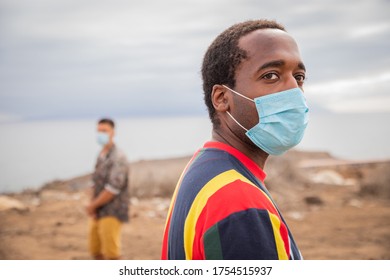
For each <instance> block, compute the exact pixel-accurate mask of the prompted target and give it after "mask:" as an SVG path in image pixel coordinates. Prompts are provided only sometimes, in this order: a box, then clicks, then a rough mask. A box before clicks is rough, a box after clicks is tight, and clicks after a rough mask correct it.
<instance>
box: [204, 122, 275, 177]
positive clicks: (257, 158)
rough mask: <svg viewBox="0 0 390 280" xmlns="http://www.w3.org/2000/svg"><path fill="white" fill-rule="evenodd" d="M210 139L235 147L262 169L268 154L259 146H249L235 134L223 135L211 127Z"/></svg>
mask: <svg viewBox="0 0 390 280" xmlns="http://www.w3.org/2000/svg"><path fill="white" fill-rule="evenodd" d="M212 140H213V141H217V142H222V143H225V144H227V145H229V146H232V147H233V148H236V149H237V150H239V151H240V152H242V153H243V154H244V155H246V156H247V157H249V158H250V159H251V160H253V161H254V162H255V163H256V164H257V165H258V166H259V167H260V168H261V169H264V166H265V162H266V160H267V158H268V154H267V153H266V152H264V151H263V150H261V149H260V148H257V147H254V146H250V145H248V144H246V143H244V142H243V141H241V140H240V139H238V138H237V137H235V136H230V135H224V134H223V133H221V131H218V130H215V129H213V131H212Z"/></svg>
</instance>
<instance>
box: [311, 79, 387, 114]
mask: <svg viewBox="0 0 390 280" xmlns="http://www.w3.org/2000/svg"><path fill="white" fill-rule="evenodd" d="M305 92H306V94H307V95H308V96H309V97H310V98H311V99H313V100H314V102H316V103H318V104H321V105H322V106H324V107H326V108H327V109H330V110H333V111H337V112H379V111H383V112H390V94H389V92H390V71H389V72H385V73H377V74H376V75H372V76H362V77H355V78H353V79H344V80H334V81H330V82H325V83H318V84H313V85H308V86H306V89H305Z"/></svg>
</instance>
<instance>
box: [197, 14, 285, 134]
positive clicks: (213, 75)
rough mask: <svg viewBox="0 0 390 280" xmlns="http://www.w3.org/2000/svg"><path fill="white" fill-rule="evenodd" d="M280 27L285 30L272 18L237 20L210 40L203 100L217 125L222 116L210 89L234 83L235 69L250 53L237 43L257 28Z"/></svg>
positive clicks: (203, 75)
mask: <svg viewBox="0 0 390 280" xmlns="http://www.w3.org/2000/svg"><path fill="white" fill-rule="evenodd" d="M266 28H271V29H280V30H283V31H286V30H285V28H284V27H283V26H282V25H280V24H279V23H277V22H275V21H272V20H250V21H245V22H242V23H237V24H235V25H233V26H231V27H230V28H228V29H226V30H225V31H224V32H222V33H221V34H220V35H218V37H217V38H215V40H214V41H213V42H212V43H211V45H210V46H209V48H208V49H207V51H206V54H205V56H204V58H203V64H202V79H203V92H204V100H205V103H206V106H207V108H208V111H209V116H210V119H211V122H212V123H213V125H214V127H218V125H219V120H218V119H217V118H216V117H215V108H214V106H213V104H212V101H211V92H212V89H213V86H214V85H216V84H220V85H222V84H224V85H227V86H229V87H230V88H234V86H235V83H236V81H235V72H236V69H237V67H238V65H239V64H240V63H241V61H242V60H243V59H245V58H247V57H248V56H247V53H246V52H245V51H244V50H242V49H240V48H239V47H238V41H239V40H240V38H241V37H243V36H245V35H247V34H249V33H251V32H253V31H255V30H258V29H266Z"/></svg>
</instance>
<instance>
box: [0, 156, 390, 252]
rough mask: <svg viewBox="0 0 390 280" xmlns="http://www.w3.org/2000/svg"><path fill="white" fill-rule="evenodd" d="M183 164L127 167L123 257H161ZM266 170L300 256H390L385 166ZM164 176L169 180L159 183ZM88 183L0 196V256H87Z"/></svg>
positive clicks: (280, 164)
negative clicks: (128, 186) (127, 205)
mask: <svg viewBox="0 0 390 280" xmlns="http://www.w3.org/2000/svg"><path fill="white" fill-rule="evenodd" d="M187 160H188V158H181V159H171V160H165V161H164V160H161V161H148V162H138V163H133V164H132V166H131V167H130V168H131V172H132V173H131V174H132V175H133V177H132V180H131V186H132V194H133V197H132V199H131V209H130V213H131V222H130V223H128V224H125V225H124V229H123V237H122V238H123V240H122V244H123V259H130V260H131V259H136V260H144V259H145V260H147V259H159V258H160V249H161V239H162V232H163V228H164V224H165V217H166V213H167V210H168V207H169V202H170V194H171V192H172V189H173V187H174V183H175V181H176V180H177V178H178V176H179V170H181V169H182V168H183V164H185V162H186V161H187ZM266 171H267V174H268V179H267V181H266V183H267V186H268V188H269V189H270V192H271V194H272V195H273V197H274V199H275V200H276V202H277V203H278V205H279V208H280V209H281V211H282V213H283V215H284V217H285V219H286V220H287V223H288V225H289V227H290V228H291V230H292V232H293V234H294V237H295V239H296V242H297V243H298V245H299V247H300V249H301V251H302V255H303V256H304V258H305V259H387V260H388V259H390V175H389V174H390V162H376V163H368V162H367V163H356V164H354V163H351V162H342V161H338V160H335V159H332V158H331V157H330V156H329V155H327V154H326V153H299V152H292V153H289V154H288V155H287V156H285V157H282V158H274V159H271V160H270V161H269V163H268V164H267V167H266ZM164 174H168V175H169V180H170V183H166V185H164V186H163V185H161V183H159V182H167V180H164V178H162V176H165V175H164ZM165 179H166V178H165ZM169 180H168V181H169ZM88 184H89V176H88V175H86V176H81V177H79V178H74V179H71V180H68V181H62V182H60V181H57V182H52V183H50V184H47V185H46V186H44V187H43V188H41V189H39V190H35V191H25V192H22V193H18V194H6V195H5V194H3V195H1V196H0V225H1V226H0V259H13V260H21V259H27V260H30V259H39V260H46V259H59V260H67V259H89V258H90V257H89V255H88V252H87V242H86V236H87V223H88V218H87V216H86V214H85V212H84V205H85V204H86V202H87V200H88V197H87V191H86V188H85V186H87V185H88ZM159 184H160V185H159ZM156 186H158V188H157V187H156Z"/></svg>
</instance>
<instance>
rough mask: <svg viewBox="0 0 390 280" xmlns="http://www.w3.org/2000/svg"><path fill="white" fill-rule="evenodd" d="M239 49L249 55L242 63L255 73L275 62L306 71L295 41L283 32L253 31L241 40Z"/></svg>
mask: <svg viewBox="0 0 390 280" xmlns="http://www.w3.org/2000/svg"><path fill="white" fill-rule="evenodd" d="M239 47H240V48H241V49H243V50H244V51H245V52H246V54H247V58H246V60H244V61H242V63H244V64H247V66H250V67H251V68H252V70H253V71H254V70H258V68H259V67H262V66H263V65H264V64H267V63H270V62H274V61H281V62H283V63H284V64H285V63H287V62H289V63H293V64H297V65H299V67H300V68H302V69H304V66H303V67H302V65H303V63H302V61H301V56H300V53H299V49H298V46H297V44H296V42H295V40H294V39H293V38H292V37H291V36H290V35H289V34H288V33H287V32H285V31H283V30H280V29H259V30H256V31H253V32H251V33H249V34H247V35H245V36H243V37H242V38H241V39H240V41H239Z"/></svg>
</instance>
